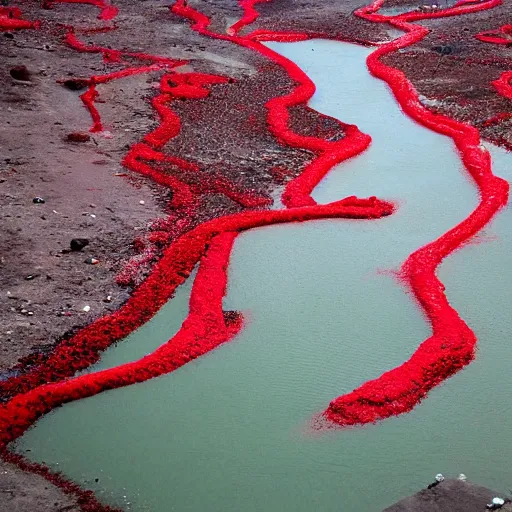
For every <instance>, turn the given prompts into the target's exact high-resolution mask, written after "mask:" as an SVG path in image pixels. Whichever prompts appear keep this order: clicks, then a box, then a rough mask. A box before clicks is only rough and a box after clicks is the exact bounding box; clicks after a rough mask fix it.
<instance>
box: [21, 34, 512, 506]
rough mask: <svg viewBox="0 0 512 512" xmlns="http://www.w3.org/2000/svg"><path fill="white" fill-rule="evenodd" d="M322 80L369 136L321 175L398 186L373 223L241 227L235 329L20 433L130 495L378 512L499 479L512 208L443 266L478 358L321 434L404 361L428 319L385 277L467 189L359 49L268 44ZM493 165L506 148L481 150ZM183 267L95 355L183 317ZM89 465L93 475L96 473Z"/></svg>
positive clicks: (109, 359) (146, 500) (37, 456)
mask: <svg viewBox="0 0 512 512" xmlns="http://www.w3.org/2000/svg"><path fill="white" fill-rule="evenodd" d="M270 46H271V47H272V48H274V49H275V50H276V51H279V52H280V53H282V54H283V55H285V56H287V57H288V58H290V59H292V60H294V61H295V62H296V63H297V64H298V65H299V66H301V67H302V69H304V70H305V71H306V72H307V73H308V75H309V76H310V77H311V78H312V79H313V81H314V82H315V83H316V85H317V89H318V92H317V93H316V94H315V96H314V97H313V99H312V101H311V106H312V107H313V108H315V109H317V110H319V111H320V112H323V113H325V114H328V115H331V116H334V117H337V118H338V119H341V120H343V121H344V122H348V123H355V124H357V125H358V126H359V127H360V128H361V129H362V130H363V131H365V132H366V133H369V134H370V135H371V136H372V137H373V143H372V145H371V147H370V149H369V150H368V151H366V152H365V153H364V154H363V155H360V156H359V157H357V158H354V159H353V160H351V161H349V162H346V163H344V164H342V165H340V166H338V167H337V168H335V169H334V170H333V171H332V172H331V173H330V174H329V175H328V176H327V177H326V179H325V180H323V181H322V183H320V185H319V186H318V187H317V189H316V190H315V194H314V196H315V199H317V201H319V202H321V203H325V202H329V201H332V200H335V199H339V198H342V197H344V196H347V195H352V194H356V195H359V196H363V197H364V196H369V195H377V196H379V197H380V198H382V199H391V200H395V201H396V202H397V203H398V206H399V208H398V211H397V212H396V214H395V215H393V216H390V217H387V218H384V219H381V220H374V221H348V220H332V221H315V222H309V223H302V224H289V225H282V226H273V227H269V228H261V229H255V230H252V231H250V232H247V233H244V234H242V235H240V236H239V237H238V239H237V241H236V244H235V248H234V251H233V254H232V257H231V260H230V265H229V285H228V293H227V297H226V298H225V309H227V310H231V309H237V310H240V311H242V312H243V313H244V315H245V318H246V327H245V329H244V330H243V331H242V332H241V333H240V334H239V335H238V336H237V337H236V338H235V339H234V340H233V341H232V342H230V343H228V344H226V345H223V346H222V347H220V348H219V349H217V350H215V351H214V352H212V353H209V354H207V355H206V356H204V357H202V358H200V359H198V360H195V361H193V362H191V363H189V364H187V365H186V366H184V367H182V368H180V369H179V370H178V371H176V372H174V373H172V374H169V375H165V376H162V377H160V378H157V379H153V380H151V381H149V382H146V383H143V384H137V385H134V386H130V387H126V388H123V389H118V390H114V391H108V392H105V393H102V394H100V395H98V396H95V397H92V398H88V399H85V400H81V401H78V402H74V403H71V404H68V405H65V406H64V407H61V408H59V409H58V410H56V411H54V412H52V413H50V414H48V415H47V416H46V417H44V418H43V419H42V420H40V421H39V422H38V423H37V424H36V425H35V427H33V428H32V429H30V430H29V431H28V432H27V433H26V434H25V435H24V436H23V437H22V438H21V439H20V440H19V441H18V442H17V443H16V445H15V446H14V447H13V449H15V450H18V451H20V452H21V453H24V454H26V455H27V456H28V457H30V458H31V459H33V460H36V461H39V462H40V461H44V462H45V463H46V464H48V465H49V466H50V467H51V468H55V469H58V470H61V471H63V472H64V474H65V475H67V476H68V477H70V478H72V479H73V480H75V481H77V482H80V483H83V484H84V486H85V487H87V488H92V489H94V490H95V491H97V494H98V495H99V496H100V497H101V499H103V500H104V501H105V502H108V503H111V504H114V505H118V506H121V507H123V508H124V509H125V510H133V511H137V512H138V511H151V512H167V511H171V510H173V511H174V510H175V511H179V512H182V511H183V512H185V511H187V512H188V511H193V512H196V511H197V512H199V511H204V510H207V511H211V512H217V511H219V512H220V511H222V512H235V511H236V512H239V511H241V510H243V511H244V512H253V511H254V512H262V511H265V512H278V511H282V510H294V511H295V512H309V511H312V510H319V511H323V512H330V511H332V512H334V511H336V512H339V511H344V512H345V511H347V512H351V511H360V510H363V511H364V512H377V511H381V510H382V509H383V508H385V507H386V506H388V505H390V504H392V503H393V502H394V501H396V500H398V499H399V498H401V497H403V496H405V495H408V494H411V493H413V492H415V491H417V490H418V489H419V488H421V487H423V486H425V485H426V484H427V483H429V482H430V481H432V479H433V476H434V475H435V474H436V473H438V472H442V473H444V474H446V475H451V476H456V475H458V474H459V473H460V472H464V473H466V474H467V475H468V478H469V479H470V480H473V481H475V482H478V483H481V484H483V485H487V486H490V487H493V488H496V489H497V490H501V491H506V490H507V489H508V488H510V487H512V474H511V472H510V469H509V468H510V464H509V462H510V460H511V459H512V445H511V443H510V442H509V432H510V428H509V424H510V422H511V420H512V409H510V408H509V407H508V406H507V404H508V400H509V397H510V396H512V377H511V376H510V373H511V372H510V371H509V360H510V359H511V358H512V344H511V343H510V334H511V333H512V320H511V315H510V311H509V310H510V303H511V298H512V277H511V276H512V274H511V270H510V269H511V267H512V256H511V254H512V237H511V236H510V232H511V227H512V212H511V211H510V210H509V209H507V210H505V211H503V212H502V213H501V214H500V215H499V216H498V217H497V218H496V219H495V220H494V222H493V223H492V225H490V226H489V228H488V229H486V230H485V232H484V233H483V234H482V235H481V236H479V237H477V239H476V241H477V242H478V243H472V244H468V245H467V246H465V247H464V248H463V249H462V250H460V251H458V252H456V253H455V254H453V255H452V256H451V257H450V258H448V259H447V260H446V261H445V262H444V263H443V265H442V267H441V269H440V272H439V274H440V277H441V279H442V280H443V282H444V283H445V284H446V288H447V294H448V297H449V299H450V301H451V302H452V303H453V304H454V305H455V307H456V308H457V309H458V310H459V312H460V313H461V315H462V316H463V318H465V319H466V320H467V322H468V323H469V325H470V326H471V327H472V328H473V329H474V330H475V332H476V334H477V335H478V337H479V340H480V341H479V351H478V355H477V359H476V361H475V362H474V363H473V364H471V365H470V366H469V367H468V368H467V369H465V370H464V371H462V372H460V373H459V374H457V375H456V376H455V377H453V378H451V379H450V380H448V381H447V382H446V383H445V384H443V385H442V386H440V387H438V388H436V389H435V390H434V391H433V392H432V393H431V394H430V395H429V397H428V399H427V400H425V401H424V402H423V403H422V404H421V405H420V406H419V407H417V408H416V409H415V410H414V411H413V412H411V413H410V414H407V415H404V416H401V417H398V418H392V419H390V420H387V421H384V422H382V423H379V424H377V425H370V426H367V427H364V428H353V429H348V430H336V431H330V432H327V433H318V432H312V431H311V430H310V429H309V422H310V419H311V417H312V416H313V415H314V414H316V413H318V412H319V411H321V410H323V409H324V408H325V407H326V406H327V405H328V403H329V401H330V400H331V399H333V398H334V397H336V396H338V395H341V394H343V393H346V392H348V391H351V390H352V389H353V388H354V387H357V386H358V385H360V384H361V383H363V382H364V381H366V380H368V379H371V378H375V377H377V376H379V375H380V374H381V373H382V372H383V371H386V370H388V369H390V368H392V367H394V366H396V365H398V364H400V363H401V362H403V361H404V360H405V359H407V358H408V357H410V355H411V354H412V352H413V351H414V349H415V348H416V347H417V346H418V344H419V343H421V342H422V341H423V340H424V339H425V338H426V337H428V336H429V334H430V327H429V325H428V324H427V323H426V322H425V319H424V317H423V315H422V313H421V311H420V310H419V309H418V307H417V305H416V304H415V303H414V300H413V298H412V297H411V296H410V294H408V293H407V292H406V291H405V290H404V289H403V288H401V286H400V284H399V283H398V282H397V281H396V280H395V279H394V277H393V275H392V273H391V272H389V271H390V270H395V269H397V268H398V267H399V266H400V264H401V263H402V262H403V260H404V259H405V258H406V257H407V255H408V254H409V253H411V252H412V251H413V250H414V249H416V248H418V247H420V246H422V245H423V244H425V243H427V242H428V241H430V240H432V239H434V238H436V237H437V236H439V235H440V234H442V233H443V232H444V231H446V230H447V229H448V228H449V227H451V226H453V225H454V224H456V223H457V222H459V221H460V220H462V219H463V218H465V217H466V216H467V215H468V213H469V212H470V211H471V210H472V208H474V206H475V205H476V204H477V194H476V189H475V187H474V185H473V184H472V182H471V181H470V179H469V178H468V177H467V175H466V173H465V170H464V169H463V167H462V166H461V163H460V160H459V157H458V155H457V153H456V152H455V151H454V147H453V144H452V141H451V140H450V139H448V138H445V137H442V136H440V135H438V134H435V133H433V132H430V131H428V130H426V129H424V128H422V127H421V126H419V125H417V124H415V123H414V122H412V121H411V120H410V119H409V118H407V117H406V116H405V115H404V114H403V113H402V112H401V110H400V109H399V107H398V104H397V103H396V101H395V100H394V99H393V97H392V96H391V94H390V92H389V90H388V88H387V86H386V84H385V83H383V82H381V81H379V80H376V79H374V78H372V77H371V76H370V75H369V74H368V71H367V68H366V65H365V58H366V56H367V55H368V54H369V52H370V51H371V50H368V49H365V48H362V47H358V46H354V45H349V44H346V43H339V42H333V41H321V40H316V41H310V42H301V43H294V44H277V43H276V44H272V45H270ZM492 155H493V159H494V161H495V172H496V173H497V174H499V175H502V176H504V177H508V178H509V179H512V158H511V156H510V155H509V154H507V153H506V152H504V151H501V150H499V149H497V148H492ZM189 291H190V283H188V284H186V285H185V286H183V287H182V288H181V289H180V290H179V291H178V294H177V296H176V297H175V298H174V299H173V300H172V301H170V302H169V303H168V304H167V305H166V306H165V307H164V308H162V310H161V311H160V312H159V313H158V314H157V315H156V316H155V318H154V319H153V320H152V321H151V322H149V323H148V324H147V325H146V326H144V327H143V328H141V329H139V330H138V331H137V332H135V333H134V334H133V335H132V336H130V337H129V338H128V339H126V340H125V341H123V342H122V343H120V344H118V345H117V346H115V347H112V348H111V349H109V350H107V351H106V353H105V354H104V356H103V358H102V360H101V361H100V363H99V364H97V365H96V366H95V367H94V368H92V369H91V371H96V370H98V369H100V368H107V367H111V366H114V365H117V364H120V363H122V362H126V361H130V360H135V359H138V358H140V357H141V356H143V355H145V354H146V353H149V352H151V351H152V350H154V348H156V347H157V346H159V345H160V344H161V343H163V342H165V341H166V340H167V339H168V338H170V337H171V336H172V335H173V334H174V333H175V332H176V331H177V329H178V328H179V326H180V324H181V322H182V321H183V319H184V317H185V315H186V311H187V303H186V300H187V296H188V294H189ZM95 479H99V481H98V482H95Z"/></svg>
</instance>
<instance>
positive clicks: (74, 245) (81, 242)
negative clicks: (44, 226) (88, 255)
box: [69, 238, 89, 251]
mask: <svg viewBox="0 0 512 512" xmlns="http://www.w3.org/2000/svg"><path fill="white" fill-rule="evenodd" d="M87 245H89V240H88V239H87V238H73V239H72V240H71V242H69V246H70V247H71V250H72V251H81V250H82V249H83V248H84V247H86V246H87Z"/></svg>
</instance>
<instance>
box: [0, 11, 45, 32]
mask: <svg viewBox="0 0 512 512" xmlns="http://www.w3.org/2000/svg"><path fill="white" fill-rule="evenodd" d="M40 26H41V23H40V22H39V21H28V20H24V19H22V13H21V10H20V9H18V8H17V7H0V32H6V31H9V30H22V29H27V28H32V29H37V28H40Z"/></svg>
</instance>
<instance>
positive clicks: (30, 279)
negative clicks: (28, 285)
mask: <svg viewBox="0 0 512 512" xmlns="http://www.w3.org/2000/svg"><path fill="white" fill-rule="evenodd" d="M40 275H41V274H29V275H28V276H25V281H32V280H33V279H35V278H36V277H39V276H40Z"/></svg>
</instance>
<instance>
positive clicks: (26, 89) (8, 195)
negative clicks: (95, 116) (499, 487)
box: [0, 0, 512, 512]
mask: <svg viewBox="0 0 512 512" xmlns="http://www.w3.org/2000/svg"><path fill="white" fill-rule="evenodd" d="M168 3H169V2H167V1H161V0H146V1H140V2H132V1H131V0H117V1H116V2H115V4H116V5H117V6H118V7H119V8H120V15H119V17H118V18H117V25H118V29H117V30H116V31H113V32H106V33H98V34H91V35H90V36H87V40H88V41H90V42H94V43H95V44H99V45H103V46H108V47H112V48H123V49H129V50H131V51H139V52H148V53H152V54H158V55H162V56H168V57H172V58H177V59H186V60H188V61H189V63H188V64H187V65H186V66H184V67H183V68H182V71H191V70H194V71H201V72H207V73H213V74H219V75H223V76H229V77H231V78H232V79H233V80H231V81H230V82H229V83H227V84H222V85H217V86H214V88H213V92H212V94H211V95H210V96H209V97H208V98H205V99H203V100H190V101H184V102H179V103H175V104H173V109H174V110H175V111H176V112H177V113H178V114H179V116H180V118H181V121H182V130H181V132H180V134H179V135H178V136H177V137H176V138H175V139H173V140H172V141H171V142H170V143H169V144H168V145H167V146H166V151H168V152H169V153H170V154H173V155H176V156H179V157H181V158H185V159H188V160H192V161H193V162H195V163H197V164H198V166H199V167H200V171H201V172H200V176H201V178H200V179H202V180H205V181H207V180H208V179H209V177H210V176H212V175H213V174H215V175H221V176H223V177H225V178H226V179H228V180H230V181H231V183H232V184H233V186H234V187H235V188H236V187H238V188H239V189H240V190H244V191H247V190H250V191H252V192H254V194H257V195H260V196H263V197H269V198H270V197H272V193H273V192H274V191H275V190H276V189H278V187H280V186H282V183H283V179H286V178H283V174H282V172H281V170H282V169H287V172H288V175H287V177H288V178H289V177H290V176H293V175H297V174H299V173H300V172H301V171H302V169H303V168H304V166H305V165H306V164H307V163H308V162H309V161H310V159H311V154H310V153H308V152H307V151H304V150H297V149H292V148H289V147H283V146H281V145H280V144H278V143H277V142H276V141H275V140H274V139H273V137H272V136H270V135H269V133H268V131H267V130H266V126H265V114H266V111H265V108H264V104H265V103H266V101H268V100H269V99H270V98H272V97H275V96H278V95H283V94H285V93H286V92H287V91H289V90H291V87H292V85H293V84H292V83H291V82H290V80H289V78H288V77H287V76H286V75H285V74H284V73H283V72H282V70H280V69H279V68H277V67H276V66H275V65H273V64H270V63H269V62H268V61H266V60H264V59H263V58H262V57H260V56H258V55H255V54H254V53H252V52H249V51H248V50H244V49H242V48H240V47H236V46H234V45H232V44H230V43H226V42H222V41H215V40H211V39H206V38H203V37H201V36H199V35H197V34H196V33H194V32H192V31H191V30H190V29H189V26H188V23H186V22H185V21H183V20H182V19H180V18H178V17H176V16H174V15H173V14H172V13H170V12H169V10H168V8H167V5H168ZM190 4H192V5H194V6H197V7H199V8H200V9H201V10H202V11H203V12H205V13H206V14H208V15H211V17H212V20H213V25H212V28H213V29H214V30H219V31H222V30H225V28H226V27H227V26H229V25H230V24H231V23H233V22H234V21H236V20H237V19H238V18H239V17H240V14H241V10H240V9H239V8H238V6H237V2H236V1H235V0H215V1H213V0H210V1H209V2H206V1H200V0H193V1H191V2H190ZM16 5H17V6H19V7H21V8H22V10H23V12H24V14H25V17H26V18H27V19H39V20H41V21H42V22H43V23H42V28H41V29H40V30H37V31H33V30H23V31H16V32H12V33H9V34H2V33H0V110H1V111H2V114H3V115H2V121H3V122H2V123H1V124H0V199H1V201H0V215H1V218H2V222H3V225H2V230H1V245H0V270H1V273H0V325H1V328H0V354H1V357H0V379H3V378H6V377H8V376H9V375H12V373H13V372H20V371H24V370H25V369H27V368H29V367H30V365H31V364H34V362H36V361H39V360H40V359H41V358H44V357H45V354H47V353H48V352H49V351H51V349H52V347H53V346H54V345H55V343H56V342H58V341H59V340H60V339H61V338H62V337H63V336H66V335H69V333H70V332H73V331H74V330H76V329H78V328H79V327H81V326H83V325H86V324H88V323H90V322H91V321H93V320H94V319H95V318H98V317H99V316H102V315H104V314H105V313H106V312H108V311H109V310H113V309H115V308H117V307H119V305H120V304H122V303H123V302H124V301H125V300H126V299H127V297H128V296H129V294H130V292H131V290H132V289H133V286H134V285H136V284H137V283H138V282H140V280H141V279H143V277H144V276H145V275H146V274H147V272H148V271H149V268H150V266H151V263H152V261H154V259H153V260H152V261H149V262H148V263H147V264H145V265H142V266H141V267H140V268H138V269H137V271H136V272H132V273H131V274H129V279H125V280H124V285H123V286H121V285H119V284H118V283H117V282H116V275H119V272H121V271H122V270H123V269H124V268H126V265H127V263H128V262H129V261H130V260H131V261H133V258H135V259H136V258H137V254H138V252H140V246H141V245H144V244H146V245H147V244H148V243H149V242H148V241H147V236H148V234H149V233H150V231H151V226H152V221H154V220H155V219H158V218H161V217H164V216H166V215H168V214H169V213H172V211H170V208H169V192H168V190H164V189H162V188H161V187H159V186H157V185H155V184H153V183H151V182H148V181H146V180H144V179H142V178H141V177H139V176H134V175H130V173H129V172H126V171H125V170H123V169H122V168H121V166H120V162H121V159H122V157H123V156H124V154H125V153H126V150H127V148H128V147H129V145H130V144H132V143H134V142H136V141H139V140H140V139H141V138H142V136H143V135H144V134H145V133H148V132H149V131H150V130H151V129H152V128H153V127H155V126H156V119H155V113H154V111H153V109H152V108H151V104H150V98H151V97H152V96H153V95H154V94H155V87H156V86H157V84H158V79H159V76H161V72H158V71H156V72H151V73H147V74H142V75H136V76H132V77H129V78H126V79H123V80H119V81H115V82H112V83H109V84H105V85H101V86H100V87H99V88H98V89H99V92H100V95H101V101H102V103H98V108H99V109H100V111H101V114H102V117H103V121H104V124H105V128H106V129H107V130H108V131H109V132H110V133H111V135H112V138H106V137H104V136H102V135H100V134H93V135H92V137H91V140H89V141H88V142H85V143H77V142H68V141H66V140H65V139H66V136H67V134H69V133H71V132H75V131H87V130H88V127H89V126H90V117H89V114H88V112H87V111H86V110H85V109H84V108H83V106H82V104H81V102H80V99H79V97H78V96H79V94H80V92H77V91H70V90H69V89H67V88H65V87H63V86H62V85H60V84H59V83H57V80H59V79H63V78H67V77H70V76H73V77H87V76H90V75H93V74H101V73H105V72H109V71H112V70H115V69H117V68H116V66H115V65H106V64H105V63H104V62H103V61H102V59H101V56H100V55H98V54H91V53H86V54H84V53H78V52H76V51H74V50H73V49H71V48H69V47H67V46H66V45H64V44H63V42H62V36H63V28H62V25H60V24H68V25H74V26H75V27H79V26H82V27H90V26H93V25H94V24H98V23H99V22H97V21H95V17H96V15H97V11H96V10H95V9H94V8H93V7H91V6H85V5H80V4H72V5H70V4H57V5H55V6H54V8H53V9H51V10H46V9H42V8H41V5H40V2H38V1H35V0H19V1H18V2H16ZM360 5H361V2H360V0H349V1H343V2H341V1H340V2H323V1H319V0H301V1H298V0H272V1H271V2H268V3H262V4H259V6H258V10H259V11H260V12H261V17H260V19H259V20H258V21H257V23H256V24H255V25H254V26H253V27H251V30H252V29H255V28H265V29H273V30H280V31H285V30H294V31H305V32H308V33H311V34H323V35H326V36H329V37H340V38H343V39H358V40H362V39H363V40H369V41H375V42H377V41H384V40H386V39H387V38H389V33H388V31H387V29H386V28H385V27H382V26H376V25H373V24H369V23H366V22H364V21H362V20H359V19H356V18H354V16H353V15H352V11H353V10H354V9H355V8H356V7H359V6H360ZM390 5H394V6H398V7H399V8H401V6H404V5H407V3H406V2H403V1H399V0H393V1H392V2H390ZM507 21H509V20H507V10H506V7H500V8H497V9H495V10H492V11H490V12H485V13H481V14H476V15H470V16H465V17H464V18H460V19H457V18H455V19H447V20H446V19H445V20H439V21H435V22H428V23H427V25H428V26H429V27H430V28H432V34H431V35H430V36H429V37H428V38H426V39H425V40H424V41H422V42H421V43H419V44H417V45H415V46H414V47H412V48H409V49H408V50H407V51H406V52H403V53H397V54H394V55H393V56H391V57H389V58H388V60H389V62H390V64H392V65H394V66H396V67H399V68H400V69H403V70H404V71H405V72H406V74H407V75H408V76H409V77H410V78H411V79H412V80H413V82H414V84H415V86H416V87H417V88H418V90H419V92H420V93H421V94H422V95H424V96H425V100H426V101H430V104H431V105H432V108H436V109H439V110H440V111H442V112H445V113H449V114H450V115H452V116H454V117H456V118H457V119H461V120H465V121H468V122H471V123H473V124H475V125H477V126H480V127H482V125H483V123H484V122H485V120H487V119H489V118H491V117H493V116H494V115H496V114H497V113H499V112H502V111H507V109H508V110H510V105H509V101H510V100H506V99H504V98H502V97H500V96H498V95H497V94H496V91H495V90H494V89H493V88H492V87H491V86H490V85H489V82H490V80H492V79H495V78H497V77H498V76H499V74H500V73H501V72H503V71H505V70H507V69H512V62H511V60H512V54H511V52H512V50H511V49H510V48H507V47H504V46H503V47H501V46H497V45H489V44H484V43H481V42H478V41H476V40H475V39H474V34H475V33H477V32H480V31H482V30H489V29H493V28H497V27H498V26H500V25H502V24H503V23H505V22H507ZM440 46H443V47H446V46H449V47H450V48H451V50H450V54H449V55H441V53H440V49H439V48H440ZM468 59H471V65H469V66H468V62H469V61H468ZM20 65H23V66H26V67H27V69H28V71H29V73H30V76H29V79H30V81H29V82H28V83H27V82H22V81H19V80H15V79H14V78H13V77H12V76H11V74H10V71H11V69H12V68H13V67H15V66H20ZM507 66H508V67H507ZM510 122H511V121H510V120H509V121H506V120H505V121H502V122H501V123H497V124H493V125H491V126H488V127H485V128H483V131H482V133H483V135H484V136H486V137H487V138H489V139H490V140H494V141H499V142H501V143H503V144H512V136H511V134H510V130H508V128H509V127H510ZM292 123H293V127H294V129H296V130H297V131H301V132H302V133H304V134H310V133H315V134H316V135H318V134H321V135H324V136H325V137H330V138H334V137H336V138H338V137H341V136H342V132H341V130H340V128H339V126H338V125H337V123H336V122H334V121H332V120H329V119H326V118H323V117H320V116H318V115H316V114H315V113H314V112H311V111H309V110H308V109H306V108H303V107H301V108H295V109H293V111H292ZM120 174H121V175H120ZM123 174H125V176H123ZM35 197H42V198H43V199H44V200H45V202H44V204H35V203H34V202H33V199H34V198H35ZM141 202H142V203H141ZM241 208H242V206H241V205H240V204H238V203H236V202H235V201H233V200H232V199H228V198H227V197H226V196H225V195H222V194H210V195H208V196H206V197H205V198H204V199H203V203H202V207H201V209H200V211H199V213H198V215H197V216H196V218H194V219H193V223H198V222H201V221H204V220H206V219H210V218H214V217H216V216H219V215H223V214H225V213H226V212H232V211H239V210H240V209H241ZM73 238H87V239H88V240H89V242H90V243H89V245H88V246H87V247H85V248H84V249H83V250H82V251H80V252H73V251H69V247H70V241H71V239H73ZM136 239H138V240H139V242H140V241H141V240H142V242H141V243H137V244H134V243H133V242H134V240H136ZM156 254H158V251H157V253H156ZM89 257H93V258H96V259H97V260H99V263H98V264H96V265H89V264H87V263H86V262H85V261H86V260H87V259H88V258H89ZM86 306H88V307H89V308H90V309H89V310H88V311H87V312H86V311H84V307H86ZM86 309H87V308H86ZM20 361H21V363H20ZM0 475H1V476H0V512H4V511H5V512H7V511H9V512H14V511H20V512H21V511H30V512H38V511H46V510H56V511H59V510H61V511H64V510H78V508H77V506H76V505H75V504H74V502H73V500H70V498H68V497H65V496H64V495H63V494H62V493H61V491H59V490H57V489H56V488H54V487H52V486H51V485H50V484H48V483H47V482H46V481H45V480H44V479H42V478H40V477H37V476H34V475H28V474H23V473H22V472H20V471H18V470H17V469H15V468H14V467H12V466H9V465H5V464H4V465H0ZM397 510H398V509H397ZM443 510H444V509H443ZM454 510H455V509H454ZM468 510H469V509H468Z"/></svg>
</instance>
